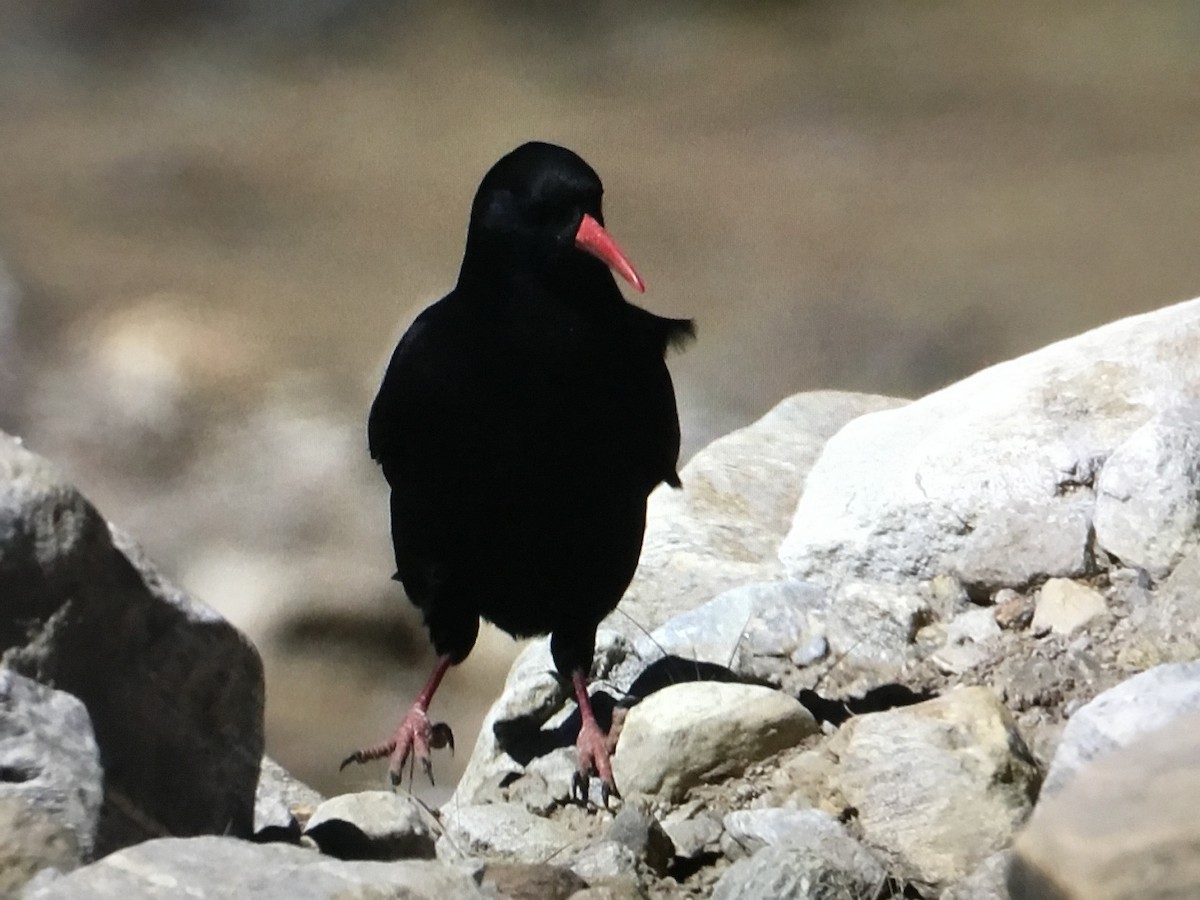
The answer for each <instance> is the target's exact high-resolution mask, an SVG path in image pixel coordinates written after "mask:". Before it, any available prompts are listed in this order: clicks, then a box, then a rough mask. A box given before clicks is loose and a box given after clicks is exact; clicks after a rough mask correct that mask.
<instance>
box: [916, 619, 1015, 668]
mask: <svg viewBox="0 0 1200 900" xmlns="http://www.w3.org/2000/svg"><path fill="white" fill-rule="evenodd" d="M999 636H1000V626H999V625H998V624H997V623H996V616H995V614H994V612H993V611H992V610H991V609H987V608H981V609H970V610H967V611H966V612H964V613H961V614H960V615H958V616H956V617H955V618H954V619H952V620H951V621H950V622H949V623H948V624H947V625H946V637H945V641H944V643H943V644H942V646H941V647H940V648H939V649H938V650H937V651H935V652H934V654H933V656H932V657H931V659H932V661H933V663H934V665H936V666H937V667H938V668H939V669H940V670H941V671H943V672H946V673H949V674H958V673H960V672H966V671H967V670H968V669H972V668H974V667H975V666H978V665H980V664H981V663H983V662H985V661H986V660H987V659H989V658H990V656H991V653H992V650H993V648H994V646H995V643H996V642H995V638H998V637H999Z"/></svg>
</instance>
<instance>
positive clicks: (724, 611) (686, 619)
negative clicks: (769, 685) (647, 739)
mask: <svg viewBox="0 0 1200 900" xmlns="http://www.w3.org/2000/svg"><path fill="white" fill-rule="evenodd" d="M826 604H827V600H826V593H825V591H824V590H822V589H820V588H818V587H817V586H815V585H810V584H804V583H803V582H797V581H770V582H755V583H752V584H746V585H741V586H739V587H735V588H730V589H729V590H727V591H724V592H723V593H721V594H720V595H718V596H717V597H714V598H713V599H712V600H709V601H708V602H707V603H702V604H701V605H700V606H698V607H696V608H695V609H692V610H689V611H687V612H684V613H680V614H679V615H677V616H674V617H673V618H671V619H669V620H668V621H666V622H664V623H663V624H662V625H660V626H659V627H658V628H656V629H654V631H653V632H651V633H650V634H643V635H641V636H640V637H638V638H637V639H636V640H635V641H634V642H633V648H632V652H631V653H630V654H629V655H628V656H627V657H626V658H625V659H624V660H623V661H622V663H621V664H620V665H619V666H618V668H617V671H616V673H614V676H613V680H614V682H615V683H616V684H617V685H618V686H619V687H620V688H622V689H623V690H628V689H629V688H630V687H632V686H633V684H634V683H635V681H636V679H637V678H638V677H639V676H640V675H641V674H642V673H643V672H644V671H645V670H646V668H647V667H648V666H651V665H653V664H655V663H656V662H658V661H659V660H661V659H663V658H664V657H667V656H670V657H677V658H678V659H679V660H680V661H681V662H682V663H683V664H684V665H681V666H680V667H679V669H680V675H682V674H684V673H685V672H686V669H687V665H686V664H695V663H707V664H711V665H714V666H721V667H723V668H728V669H729V670H730V671H732V672H734V673H735V674H737V675H743V676H745V675H751V674H752V673H755V672H756V663H758V662H759V661H760V660H762V659H763V658H765V657H770V658H774V659H776V660H778V661H779V662H780V663H781V664H784V663H787V664H790V661H791V657H792V656H793V655H796V654H803V653H805V652H807V650H808V648H809V647H810V645H811V643H812V641H813V640H814V639H821V638H823V637H824V630H825V626H824V608H825V606H826Z"/></svg>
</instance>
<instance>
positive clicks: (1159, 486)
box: [1095, 405, 1200, 577]
mask: <svg viewBox="0 0 1200 900" xmlns="http://www.w3.org/2000/svg"><path fill="white" fill-rule="evenodd" d="M1198 522H1200V406H1198V405H1192V406H1186V407H1181V408H1177V409H1171V410H1168V411H1166V412H1164V413H1161V414H1160V415H1157V416H1155V417H1154V418H1153V419H1151V420H1150V421H1149V422H1147V423H1146V424H1145V425H1143V426H1142V427H1141V428H1139V429H1137V430H1136V431H1134V432H1133V434H1131V435H1130V436H1129V437H1128V438H1127V439H1126V440H1125V442H1124V443H1122V444H1121V445H1120V446H1119V447H1117V448H1116V450H1114V451H1113V454H1112V456H1110V457H1109V458H1108V460H1107V462H1105V463H1104V468H1103V469H1101V470H1100V477H1099V479H1098V480H1097V482H1096V517H1095V527H1096V543H1097V545H1098V546H1099V547H1101V548H1103V549H1104V550H1106V551H1108V552H1109V553H1111V554H1112V555H1113V556H1115V557H1117V558H1118V559H1119V560H1121V562H1123V563H1124V564H1126V565H1129V566H1134V567H1137V568H1141V569H1146V570H1147V571H1149V572H1150V573H1151V574H1152V575H1154V576H1155V577H1159V576H1162V575H1165V574H1166V573H1167V572H1169V571H1170V570H1171V568H1172V567H1173V566H1174V565H1175V563H1177V562H1178V561H1179V559H1180V558H1181V557H1182V556H1183V554H1184V552H1185V551H1186V549H1187V547H1188V546H1189V545H1190V544H1194V543H1195V541H1196V536H1197V523H1198Z"/></svg>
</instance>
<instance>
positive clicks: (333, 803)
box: [304, 791, 439, 860]
mask: <svg viewBox="0 0 1200 900" xmlns="http://www.w3.org/2000/svg"><path fill="white" fill-rule="evenodd" d="M304 833H305V834H306V835H308V836H309V837H310V838H312V839H313V840H314V841H315V842H316V844H317V846H318V847H320V848H321V852H322V853H328V854H329V855H330V856H336V857H337V858H338V859H378V860H389V859H433V857H434V855H435V852H434V847H435V845H436V844H437V837H438V833H439V825H438V823H437V820H436V819H434V817H433V814H432V813H430V812H429V810H427V809H426V808H425V807H424V806H423V805H422V804H421V803H419V802H418V801H417V800H416V799H414V798H413V797H412V796H411V795H409V794H403V793H394V792H392V791H361V792H359V793H356V794H342V795H341V796H339V797H331V798H330V799H329V800H326V801H325V802H324V803H322V804H321V805H320V806H318V807H317V808H316V811H315V812H313V814H312V818H311V819H309V821H308V825H307V826H306V827H305V829H304Z"/></svg>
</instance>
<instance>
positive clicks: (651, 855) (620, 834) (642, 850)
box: [605, 804, 675, 875]
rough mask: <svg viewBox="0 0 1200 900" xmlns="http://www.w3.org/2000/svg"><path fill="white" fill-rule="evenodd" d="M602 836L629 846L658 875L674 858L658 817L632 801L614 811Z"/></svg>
mask: <svg viewBox="0 0 1200 900" xmlns="http://www.w3.org/2000/svg"><path fill="white" fill-rule="evenodd" d="M605 837H606V839H607V840H610V841H615V842H616V843H618V844H620V845H622V846H623V847H628V848H629V849H630V850H631V851H633V854H634V856H635V857H637V858H638V859H641V860H643V861H645V863H646V865H647V866H649V867H650V868H651V869H653V870H654V871H655V872H658V873H659V874H660V875H662V874H665V873H666V871H667V868H668V867H669V866H670V865H671V861H672V860H673V859H674V858H675V845H674V844H673V843H671V838H670V837H668V836H667V833H666V832H665V831H664V830H663V827H662V825H661V824H660V823H659V822H658V820H657V819H655V818H654V817H653V816H651V815H649V814H648V813H645V812H642V810H640V809H638V808H637V807H636V806H633V805H631V804H628V805H626V806H624V807H622V808H621V811H620V812H619V813H617V815H616V818H615V819H613V822H612V824H611V825H610V826H609V827H608V834H607V835H605Z"/></svg>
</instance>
